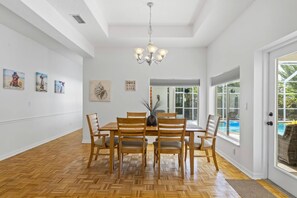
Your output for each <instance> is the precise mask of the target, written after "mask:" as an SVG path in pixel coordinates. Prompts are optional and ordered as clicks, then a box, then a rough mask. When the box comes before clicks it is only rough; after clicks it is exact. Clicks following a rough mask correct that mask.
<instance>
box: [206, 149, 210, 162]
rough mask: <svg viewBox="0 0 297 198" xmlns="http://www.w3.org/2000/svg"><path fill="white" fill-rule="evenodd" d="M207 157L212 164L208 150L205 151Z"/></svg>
mask: <svg viewBox="0 0 297 198" xmlns="http://www.w3.org/2000/svg"><path fill="white" fill-rule="evenodd" d="M205 155H206V157H207V161H208V162H210V157H209V154H208V150H207V149H205Z"/></svg>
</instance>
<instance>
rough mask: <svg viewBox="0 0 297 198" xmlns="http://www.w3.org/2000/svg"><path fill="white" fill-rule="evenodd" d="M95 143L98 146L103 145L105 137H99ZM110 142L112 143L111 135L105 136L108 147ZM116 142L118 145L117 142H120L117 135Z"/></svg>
mask: <svg viewBox="0 0 297 198" xmlns="http://www.w3.org/2000/svg"><path fill="white" fill-rule="evenodd" d="M94 143H95V145H97V146H103V138H99V139H97V140H96V141H95V142H94ZM109 144H110V137H106V138H105V145H106V146H107V147H109ZM114 144H115V145H116V144H119V138H118V137H115V138H114Z"/></svg>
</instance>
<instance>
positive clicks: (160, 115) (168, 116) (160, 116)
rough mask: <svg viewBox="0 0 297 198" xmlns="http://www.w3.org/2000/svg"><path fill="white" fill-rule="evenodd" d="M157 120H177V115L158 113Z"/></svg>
mask: <svg viewBox="0 0 297 198" xmlns="http://www.w3.org/2000/svg"><path fill="white" fill-rule="evenodd" d="M157 118H158V119H159V118H167V119H168V118H176V113H165V112H158V113H157Z"/></svg>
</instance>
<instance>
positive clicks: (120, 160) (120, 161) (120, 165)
mask: <svg viewBox="0 0 297 198" xmlns="http://www.w3.org/2000/svg"><path fill="white" fill-rule="evenodd" d="M122 162H123V161H122V153H121V151H120V152H119V172H118V179H120V177H121V169H122Z"/></svg>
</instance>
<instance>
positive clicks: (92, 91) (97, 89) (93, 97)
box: [89, 80, 111, 102]
mask: <svg viewBox="0 0 297 198" xmlns="http://www.w3.org/2000/svg"><path fill="white" fill-rule="evenodd" d="M89 99H90V101H91V102H110V101H111V81H109V80H91V81H90V84H89Z"/></svg>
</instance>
